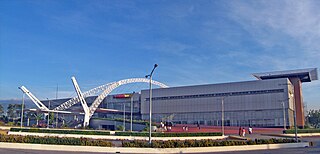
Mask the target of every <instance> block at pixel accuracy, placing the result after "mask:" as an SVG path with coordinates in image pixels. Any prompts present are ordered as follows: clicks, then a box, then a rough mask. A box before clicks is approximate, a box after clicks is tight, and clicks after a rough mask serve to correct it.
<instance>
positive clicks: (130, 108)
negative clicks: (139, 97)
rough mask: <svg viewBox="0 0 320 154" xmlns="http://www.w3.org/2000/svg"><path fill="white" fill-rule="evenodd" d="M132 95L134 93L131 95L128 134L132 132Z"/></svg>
mask: <svg viewBox="0 0 320 154" xmlns="http://www.w3.org/2000/svg"><path fill="white" fill-rule="evenodd" d="M133 95H134V92H133V93H132V95H131V101H130V103H131V104H130V132H132V112H133Z"/></svg>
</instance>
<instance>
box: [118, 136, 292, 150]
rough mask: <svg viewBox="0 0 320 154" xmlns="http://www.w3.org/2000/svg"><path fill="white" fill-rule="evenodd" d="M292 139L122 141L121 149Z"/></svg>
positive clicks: (261, 142)
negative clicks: (150, 142)
mask: <svg viewBox="0 0 320 154" xmlns="http://www.w3.org/2000/svg"><path fill="white" fill-rule="evenodd" d="M294 142H295V140H294V139H275V138H272V139H268V140H266V139H261V140H260V139H256V140H250V141H225V140H224V141H217V140H210V139H208V140H184V141H180V140H170V141H152V144H151V145H150V144H149V143H148V141H142V140H135V141H122V147H141V148H150V147H151V148H187V147H213V146H235V145H258V144H278V143H294Z"/></svg>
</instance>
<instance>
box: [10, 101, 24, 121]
mask: <svg viewBox="0 0 320 154" xmlns="http://www.w3.org/2000/svg"><path fill="white" fill-rule="evenodd" d="M20 114H21V104H9V105H8V108H7V116H8V119H9V120H12V122H14V121H15V120H18V119H20Z"/></svg>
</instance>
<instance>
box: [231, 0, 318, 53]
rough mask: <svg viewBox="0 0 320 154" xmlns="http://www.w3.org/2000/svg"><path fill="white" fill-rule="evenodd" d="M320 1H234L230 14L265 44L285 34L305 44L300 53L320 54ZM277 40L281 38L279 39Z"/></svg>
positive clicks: (273, 43)
mask: <svg viewBox="0 0 320 154" xmlns="http://www.w3.org/2000/svg"><path fill="white" fill-rule="evenodd" d="M319 4H320V3H319V1H292V0H288V1H287V0H286V1H254V2H252V3H242V2H240V1H237V2H236V3H231V4H230V6H231V10H232V12H231V14H230V16H231V17H232V18H233V19H234V20H236V21H237V22H239V23H240V24H241V25H242V26H243V27H244V28H245V29H246V30H247V31H248V32H250V33H251V35H252V36H253V37H254V38H256V39H257V41H258V42H260V43H261V44H262V45H265V46H270V45H275V44H280V45H283V43H284V42H283V41H280V42H279V40H278V39H279V38H278V37H279V35H286V36H288V37H290V38H291V39H293V40H294V41H296V42H297V43H299V45H301V47H302V49H303V50H302V51H301V52H300V54H308V55H312V56H317V57H318V58H320V55H319V52H320V50H319V49H320V44H319V43H318V42H319V41H320V10H319V9H318V7H317V6H319ZM277 40H278V41H277Z"/></svg>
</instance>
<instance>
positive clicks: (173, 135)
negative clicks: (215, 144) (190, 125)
mask: <svg viewBox="0 0 320 154" xmlns="http://www.w3.org/2000/svg"><path fill="white" fill-rule="evenodd" d="M115 135H116V136H144V137H147V136H149V133H147V132H142V133H137V132H116V133H115ZM151 136H153V137H191V136H222V133H220V132H211V133H152V134H151Z"/></svg>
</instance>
